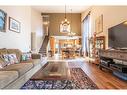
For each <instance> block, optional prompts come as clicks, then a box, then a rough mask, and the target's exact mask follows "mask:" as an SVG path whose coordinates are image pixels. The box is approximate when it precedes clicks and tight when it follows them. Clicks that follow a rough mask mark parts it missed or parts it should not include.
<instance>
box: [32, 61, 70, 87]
mask: <svg viewBox="0 0 127 95" xmlns="http://www.w3.org/2000/svg"><path fill="white" fill-rule="evenodd" d="M30 80H32V81H33V84H34V85H35V86H36V87H37V85H36V83H35V81H37V80H43V81H47V80H50V81H52V87H53V85H54V81H55V80H70V69H69V68H68V63H67V62H48V63H46V64H45V65H44V66H43V67H42V68H41V69H40V70H39V71H37V72H36V73H35V74H34V75H33V76H32V77H31V79H30ZM66 84H68V81H67V83H66Z"/></svg>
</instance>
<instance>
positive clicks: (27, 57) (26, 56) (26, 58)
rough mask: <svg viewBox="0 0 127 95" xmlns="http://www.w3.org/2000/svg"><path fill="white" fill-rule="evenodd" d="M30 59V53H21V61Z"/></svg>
mask: <svg viewBox="0 0 127 95" xmlns="http://www.w3.org/2000/svg"><path fill="white" fill-rule="evenodd" d="M30 59H31V53H23V54H22V61H27V60H30Z"/></svg>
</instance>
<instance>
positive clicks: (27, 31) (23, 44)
mask: <svg viewBox="0 0 127 95" xmlns="http://www.w3.org/2000/svg"><path fill="white" fill-rule="evenodd" d="M0 9H2V10H4V11H5V12H6V13H7V30H6V32H0V48H17V49H20V50H21V51H23V52H27V51H29V50H31V32H36V34H37V50H38V48H39V47H40V44H41V41H42V36H43V31H42V17H41V13H39V12H36V10H34V9H31V7H30V6H0ZM9 17H12V18H14V19H16V20H18V21H19V22H20V23H21V32H20V33H16V32H13V31H10V30H9V28H8V27H9V26H8V23H9V21H8V20H9V19H8V18H9Z"/></svg>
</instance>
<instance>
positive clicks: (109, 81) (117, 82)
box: [48, 56, 127, 89]
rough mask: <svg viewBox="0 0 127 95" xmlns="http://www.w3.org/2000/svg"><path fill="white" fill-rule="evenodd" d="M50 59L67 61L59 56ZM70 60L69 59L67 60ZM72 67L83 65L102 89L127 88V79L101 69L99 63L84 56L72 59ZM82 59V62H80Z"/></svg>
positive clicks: (84, 69)
mask: <svg viewBox="0 0 127 95" xmlns="http://www.w3.org/2000/svg"><path fill="white" fill-rule="evenodd" d="M48 59H49V61H66V60H63V59H61V58H59V57H58V56H56V57H52V58H48ZM67 61H68V60H67ZM71 61H73V62H72V63H71V64H69V66H70V68H76V67H77V68H79V67H81V68H82V69H83V71H84V72H85V73H86V74H87V75H88V76H89V77H90V79H91V80H92V81H93V82H94V83H95V84H96V85H97V86H98V87H99V88H100V89H127V81H123V80H121V79H119V78H117V77H116V76H114V75H113V74H112V73H111V72H109V71H107V70H103V71H102V70H100V69H99V68H98V66H97V65H95V64H92V63H88V62H86V61H84V60H83V58H81V59H80V58H78V59H74V60H71ZM80 61H81V62H80Z"/></svg>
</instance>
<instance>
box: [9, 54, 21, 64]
mask: <svg viewBox="0 0 127 95" xmlns="http://www.w3.org/2000/svg"><path fill="white" fill-rule="evenodd" d="M8 59H9V61H10V63H11V64H15V63H19V62H18V59H17V57H16V54H8Z"/></svg>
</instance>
